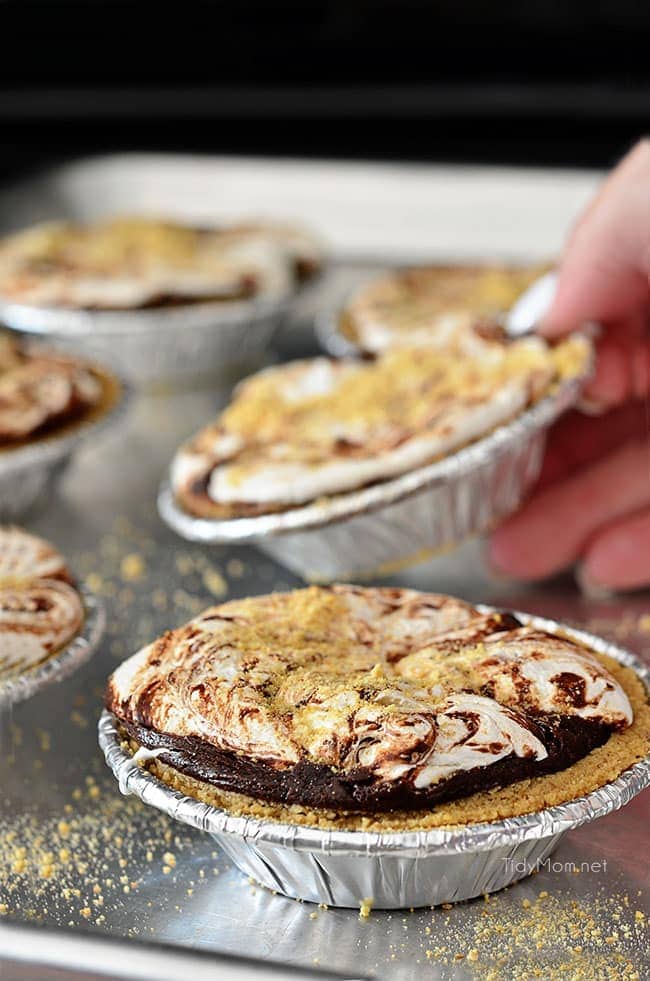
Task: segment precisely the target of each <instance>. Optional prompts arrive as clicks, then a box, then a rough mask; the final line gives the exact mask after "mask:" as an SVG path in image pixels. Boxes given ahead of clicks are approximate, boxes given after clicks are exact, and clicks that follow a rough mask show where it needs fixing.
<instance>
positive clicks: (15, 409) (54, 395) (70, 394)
mask: <svg viewBox="0 0 650 981" xmlns="http://www.w3.org/2000/svg"><path fill="white" fill-rule="evenodd" d="M118 387H119V386H118V384H117V382H116V381H115V379H113V378H111V377H110V376H109V375H108V374H106V373H104V372H103V371H100V370H99V369H98V368H97V367H95V366H94V365H90V364H88V363H87V362H84V361H82V360H80V359H78V358H75V357H72V356H69V355H63V354H60V353H58V352H55V351H50V350H47V349H45V348H41V347H39V346H36V345H25V344H23V343H22V342H20V341H16V340H14V339H13V338H11V337H10V336H8V335H6V334H0V450H2V449H11V448H14V447H16V446H18V445H20V444H22V443H24V442H26V441H28V440H31V439H37V438H39V437H41V436H43V435H46V434H49V433H52V432H54V431H57V430H59V429H61V428H62V427H63V426H66V425H69V424H71V423H74V422H81V421H84V420H85V419H87V418H89V417H90V416H91V415H95V414H97V413H98V412H99V411H101V410H102V409H104V408H108V407H109V404H111V403H113V402H114V401H115V398H116V395H117V389H118Z"/></svg>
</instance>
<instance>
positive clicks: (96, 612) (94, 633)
mask: <svg viewBox="0 0 650 981" xmlns="http://www.w3.org/2000/svg"><path fill="white" fill-rule="evenodd" d="M77 589H78V592H79V593H80V594H81V598H82V600H83V605H84V610H85V617H84V622H83V627H82V629H81V632H80V633H78V634H77V636H76V637H74V638H73V639H72V640H71V641H70V643H69V644H67V645H66V646H65V647H64V648H63V649H62V650H60V651H59V652H58V653H57V654H55V655H53V657H50V658H48V659H47V660H46V661H42V662H41V663H40V664H37V665H35V666H34V667H33V668H29V669H28V670H27V671H24V672H22V673H21V674H17V675H15V676H12V677H9V678H7V679H6V680H5V681H3V680H1V679H0V709H2V708H6V707H7V706H9V705H14V704H15V703H16V702H22V701H23V700H24V699H26V698H30V697H31V696H32V695H35V694H36V693H37V692H39V691H40V690H41V689H42V688H45V687H46V686H47V685H50V684H53V683H54V682H55V681H61V680H62V679H63V678H67V677H68V676H69V675H71V674H72V673H73V672H74V671H76V670H77V668H78V667H80V666H81V665H82V664H84V663H85V662H86V661H87V660H88V659H89V658H90V657H91V655H92V654H93V653H94V652H95V650H96V649H97V646H98V644H99V642H100V640H101V638H102V636H103V633H104V628H105V626H106V611H105V609H104V604H103V603H102V601H101V600H100V599H99V597H97V596H96V595H95V594H94V593H91V591H90V590H89V589H88V587H87V586H85V585H84V584H83V583H82V584H81V585H80V586H78V587H77Z"/></svg>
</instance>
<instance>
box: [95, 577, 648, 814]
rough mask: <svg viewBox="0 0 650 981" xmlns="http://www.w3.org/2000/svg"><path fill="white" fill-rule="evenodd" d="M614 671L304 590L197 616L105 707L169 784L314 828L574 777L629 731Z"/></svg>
mask: <svg viewBox="0 0 650 981" xmlns="http://www.w3.org/2000/svg"><path fill="white" fill-rule="evenodd" d="M616 667H617V669H618V668H620V665H617V666H616ZM621 670H622V671H627V675H629V679H628V678H627V675H626V680H625V683H622V682H621V681H620V680H617V679H616V678H615V677H614V676H613V675H612V673H610V671H608V669H607V668H606V667H605V664H604V661H603V660H602V659H601V658H600V657H599V656H598V655H596V654H595V653H594V652H593V651H591V650H589V649H587V648H586V647H583V646H581V645H580V644H578V643H576V642H574V641H572V640H570V639H569V638H567V637H564V636H562V635H560V634H558V635H554V634H550V633H546V632H545V631H543V630H539V629H536V628H534V627H527V626H522V625H521V623H520V622H519V621H518V620H517V618H516V617H515V616H514V615H513V614H508V613H481V612H480V611H479V610H477V609H475V608H474V607H472V606H470V605H469V604H468V603H465V602H463V601H462V600H458V599H454V598H452V597H447V596H441V595H436V594H430V593H420V592H416V591H414V590H407V589H395V588H381V589H380V588H376V589H368V588H361V587H354V586H343V585H336V586H332V587H328V588H325V587H315V586H314V587H310V588H308V589H303V590H297V591H294V592H292V593H287V594H279V593H274V594H271V595H267V596H257V597H255V598H251V599H244V600H235V601H232V602H229V603H225V604H223V605H221V606H216V607H212V608H210V609H208V610H205V611H204V612H203V613H202V614H201V615H200V616H198V617H196V618H195V619H194V620H192V621H190V622H189V623H188V624H186V625H185V626H183V627H180V628H178V629H177V630H172V631H169V632H167V633H166V634H164V635H163V636H162V637H160V638H159V639H158V640H156V641H154V642H153V643H152V644H150V645H149V646H148V647H145V648H144V649H143V650H141V651H139V652H138V653H137V654H135V655H134V656H133V657H131V658H129V659H128V660H127V661H125V662H124V663H123V664H122V665H121V666H120V667H119V668H118V669H117V671H115V673H114V674H113V675H112V676H111V678H110V679H109V682H108V686H107V691H106V706H107V708H108V709H109V710H110V711H111V712H112V713H114V715H115V716H116V717H117V719H118V720H119V722H120V724H121V726H122V728H123V730H124V732H125V735H126V736H127V737H128V739H130V740H131V742H132V744H133V746H134V747H139V748H140V752H139V754H138V759H139V760H142V759H144V760H146V761H148V762H149V763H150V764H152V765H153V766H154V767H155V768H156V770H155V772H159V773H160V772H161V769H162V772H163V774H164V775H165V776H164V778H165V779H166V780H167V782H169V783H171V784H172V785H173V786H176V787H178V788H179V789H181V788H185V789H187V788H189V789H188V792H189V793H191V794H192V795H193V796H195V797H197V796H198V797H199V798H201V799H203V800H207V801H209V802H213V803H214V802H217V803H219V804H221V805H222V806H224V807H225V808H226V809H227V810H230V809H231V807H232V808H233V809H235V810H237V811H238V812H240V813H258V809H259V808H260V807H262V808H264V807H266V806H270V807H274V808H275V810H274V811H272V813H273V814H274V816H275V817H283V816H284V817H285V818H286V817H287V816H288V815H289V814H290V813H291V812H292V811H295V810H296V809H300V811H301V816H302V820H303V822H304V821H305V814H307V820H311V821H316V822H318V820H319V817H318V816H319V815H320V816H321V818H322V815H323V814H327V815H328V816H329V819H330V820H335V818H336V815H337V814H339V813H343V814H358V815H374V814H380V813H382V812H391V811H395V810H399V811H400V812H401V813H405V814H407V815H408V814H409V813H411V812H414V811H418V812H422V811H426V810H427V809H428V810H429V811H431V810H432V809H433V810H435V808H436V807H437V806H438V805H441V804H443V803H444V802H448V801H452V802H454V801H458V800H460V801H462V800H463V799H465V798H469V797H470V796H472V795H476V794H477V793H480V792H485V791H486V790H490V789H491V788H496V787H499V788H507V787H508V785H510V784H512V783H513V782H515V781H521V780H524V779H530V778H535V779H541V780H543V779H544V775H547V774H552V773H555V772H557V771H564V770H566V769H567V768H570V767H571V766H572V765H573V764H575V763H576V761H580V760H582V759H583V758H584V757H587V756H588V754H589V753H590V752H591V751H592V750H595V749H596V747H601V746H604V745H605V744H608V745H610V744H611V745H612V746H613V742H612V741H613V740H615V739H616V738H617V736H618V735H619V734H623V733H625V732H626V731H627V730H629V729H631V728H632V727H633V723H634V713H633V709H632V706H631V703H630V699H629V697H628V694H627V692H626V686H627V683H628V680H630V679H631V680H630V684H632V682H636V683H637V684H638V682H637V681H636V676H635V675H634V674H633V672H631V671H630V670H629V669H621ZM645 724H646V736H647V716H646V717H645ZM626 752H627V754H628V756H627V757H626V756H625V752H623V753H621V752H619V756H618V758H617V756H616V753H615V752H614V750H613V749H612V750H611V753H610V755H611V757H612V759H616V760H617V764H618V766H619V770H618V772H620V771H621V770H623V769H625V768H626V767H627V766H629V765H630V763H631V762H633V760H634V759H636V758H638V755H634V754H635V752H636V750H635V751H633V750H632V749H628V750H627V751H626ZM621 756H622V757H623V758H622V762H621V759H620V757H621ZM154 758H155V762H154V763H152V760H154ZM493 793H494V791H493ZM565 793H566V797H565V799H569V798H570V797H572V796H574V794H573V793H572V788H571V785H570V781H569V782H568V784H567V787H566V789H565ZM274 802H275V803H274ZM332 814H334V818H332V817H331V815H332ZM506 816H507V815H506Z"/></svg>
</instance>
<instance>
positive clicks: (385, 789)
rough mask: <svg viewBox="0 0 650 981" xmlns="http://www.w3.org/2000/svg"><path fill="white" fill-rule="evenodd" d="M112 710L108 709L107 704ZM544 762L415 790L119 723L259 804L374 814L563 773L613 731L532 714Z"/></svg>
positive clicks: (497, 766) (490, 768) (511, 764)
mask: <svg viewBox="0 0 650 981" xmlns="http://www.w3.org/2000/svg"><path fill="white" fill-rule="evenodd" d="M109 708H110V706H109ZM529 721H530V724H531V730H533V731H534V732H535V733H536V734H538V735H539V738H541V740H542V742H543V743H544V745H545V747H546V749H547V751H548V757H547V758H546V759H545V760H534V759H531V758H520V757H518V756H515V755H514V754H511V755H510V756H507V757H505V758H503V759H501V760H498V761H497V762H495V763H491V764H489V765H487V766H483V767H475V768H473V769H471V770H467V771H461V772H458V773H455V774H454V775H453V776H451V777H447V778H446V779H443V780H440V781H439V782H438V783H436V784H434V785H433V786H431V787H427V788H423V789H418V788H416V787H415V786H414V785H413V784H412V783H411V782H410V781H409V780H408V779H403V780H395V781H391V782H387V781H378V780H376V779H373V778H372V777H371V776H368V775H365V774H364V773H363V771H362V770H357V771H356V772H349V773H342V772H340V771H336V770H334V769H333V768H331V767H329V766H325V765H323V764H317V763H311V762H308V761H306V760H303V761H301V762H299V763H297V764H295V765H293V766H290V767H283V766H280V765H274V764H273V763H269V762H266V761H263V760H252V759H248V758H247V757H245V756H241V755H239V754H237V753H234V752H230V751H227V750H221V749H217V748H216V747H215V746H212V745H211V744H210V743H207V742H204V741H203V740H201V739H198V738H197V737H196V736H175V735H170V734H168V733H161V732H157V731H156V730H155V729H150V728H146V727H145V726H141V725H137V724H135V723H132V722H126V721H120V725H121V726H122V727H123V729H124V730H125V731H126V733H127V734H128V735H129V736H130V737H131V738H132V739H134V740H135V741H136V742H137V743H138V744H139V745H140V746H144V747H145V748H146V749H152V750H153V749H164V750H165V752H164V753H161V755H160V757H159V758H160V760H161V761H162V762H164V763H168V764H169V765H170V766H172V767H174V768H175V769H177V770H180V771H181V772H182V773H186V774H188V775H189V776H191V777H195V778H196V779H197V780H203V781H205V782H206V783H210V784H213V785H214V786H215V787H219V788H221V789H222V790H228V791H232V792H235V793H239V794H245V795H246V796H248V797H253V798H257V799H259V800H264V801H275V802H278V803H282V804H301V805H303V806H306V807H316V808H335V809H336V810H345V811H358V812H362V813H376V812H380V811H390V810H417V809H419V808H430V807H431V806H432V805H435V804H439V803H442V802H443V801H451V800H456V799H459V798H462V797H468V796H469V795H470V794H474V793H476V792H477V791H481V790H490V789H491V788H493V787H505V786H507V785H508V784H511V783H514V782H515V781H516V780H523V779H526V778H528V777H536V776H541V775H542V774H545V773H553V772H555V771H557V770H564V769H565V768H566V767H568V766H570V765H571V764H572V763H575V762H576V761H577V760H579V759H581V758H582V757H583V756H586V755H587V754H588V753H590V752H591V750H592V749H595V748H596V747H597V746H602V744H603V743H604V742H606V741H607V739H608V738H609V735H610V733H611V728H610V727H609V726H607V725H605V724H604V723H602V722H597V721H591V720H586V719H581V718H578V717H577V716H557V715H541V714H540V715H537V716H535V717H534V719H533V718H532V717H531V718H530V719H529Z"/></svg>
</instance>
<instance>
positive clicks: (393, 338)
mask: <svg viewBox="0 0 650 981" xmlns="http://www.w3.org/2000/svg"><path fill="white" fill-rule="evenodd" d="M546 270H547V267H546V266H541V265H535V266H529V267H522V266H423V267H420V268H415V269H407V270H403V271H400V272H392V273H387V274H385V275H384V276H381V277H379V278H378V279H375V280H373V281H372V282H370V283H367V284H366V285H364V286H362V287H361V288H360V289H359V290H358V291H357V292H356V294H355V295H354V296H353V298H352V299H351V300H350V302H349V303H348V304H347V306H346V307H345V309H344V311H343V314H342V317H341V330H342V331H343V333H344V334H346V335H347V336H348V337H349V338H350V339H351V340H353V341H354V342H355V343H356V344H358V345H359V346H360V347H362V348H363V350H365V351H368V352H371V353H373V354H377V353H379V352H381V351H385V350H386V349H387V348H389V347H394V346H404V345H406V346H414V345H423V344H424V345H427V346H431V345H433V346H435V347H441V348H449V347H454V348H456V349H457V350H458V352H459V353H463V354H466V355H469V356H470V357H474V356H483V357H490V356H491V354H492V353H493V352H494V351H495V350H496V349H498V344H496V345H495V341H494V339H492V340H490V336H489V334H488V335H483V334H482V333H481V332H480V330H479V331H477V330H475V329H474V327H475V325H476V324H477V323H478V324H486V323H488V324H489V323H499V322H500V320H501V319H502V318H503V315H504V314H505V313H506V312H507V311H508V310H509V309H510V307H512V305H513V304H514V303H515V301H516V300H517V299H518V297H519V296H520V295H521V294H522V293H523V292H524V291H525V290H526V289H527V288H528V287H529V286H530V285H531V284H532V283H533V282H534V281H535V280H536V279H537V278H538V277H539V276H540V275H542V273H543V272H545V271H546Z"/></svg>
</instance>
